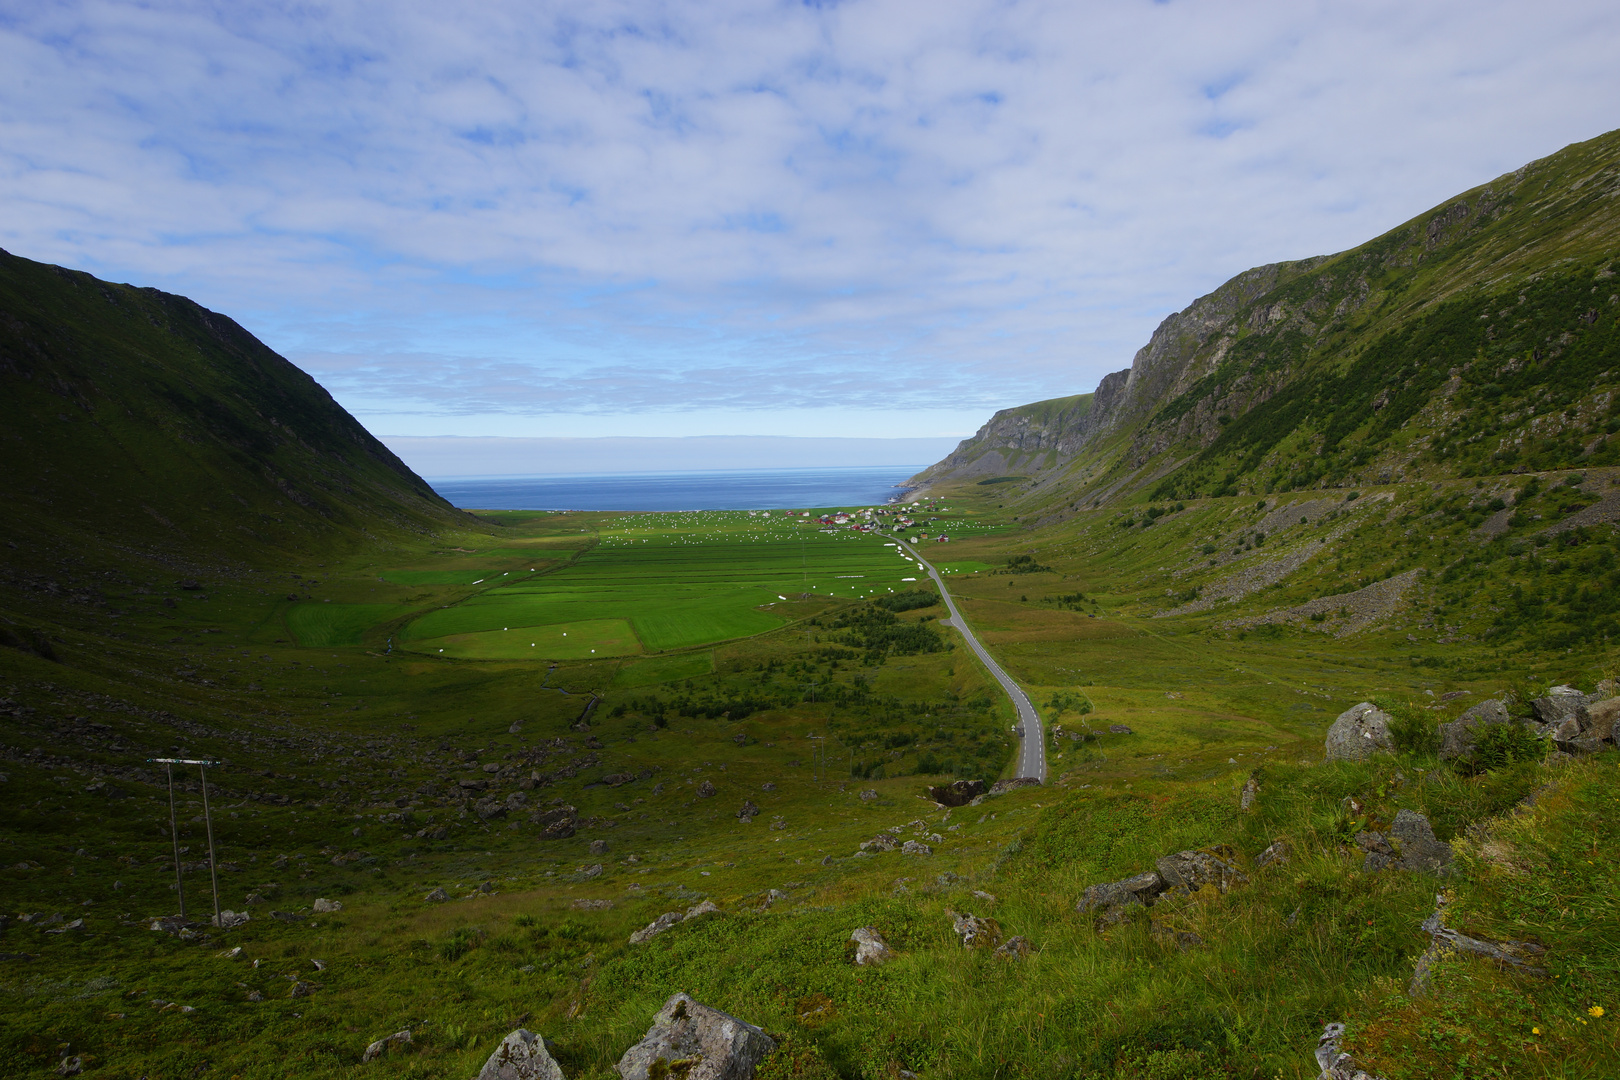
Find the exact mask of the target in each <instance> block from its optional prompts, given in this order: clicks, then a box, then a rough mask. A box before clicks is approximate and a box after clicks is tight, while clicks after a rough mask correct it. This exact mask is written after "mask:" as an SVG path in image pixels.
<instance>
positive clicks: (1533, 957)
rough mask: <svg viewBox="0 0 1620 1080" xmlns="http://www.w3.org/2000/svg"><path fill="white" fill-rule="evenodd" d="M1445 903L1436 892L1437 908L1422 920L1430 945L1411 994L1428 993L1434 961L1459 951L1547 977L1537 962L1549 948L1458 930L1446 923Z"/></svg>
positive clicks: (1415, 974) (1416, 972)
mask: <svg viewBox="0 0 1620 1080" xmlns="http://www.w3.org/2000/svg"><path fill="white" fill-rule="evenodd" d="M1445 907H1446V899H1445V897H1444V896H1436V897H1435V898H1434V912H1433V913H1432V914H1430V916H1429V917H1428V918H1427V919H1424V920H1423V931H1424V933H1426V934H1428V935H1429V947H1428V948H1427V949H1425V950H1424V951H1423V955H1422V956H1420V957H1418V962H1417V966H1416V968H1414V969H1413V971H1412V981H1411V983H1410V984H1409V985H1408V986H1407V991H1406V992H1407V996H1408V997H1421V996H1423V995H1424V994H1425V993H1427V992H1428V989H1429V983H1430V982H1431V981H1432V980H1433V978H1434V965H1435V964H1437V963H1438V962H1439V961H1441V960H1442V959H1444V958H1445V957H1446V956H1448V955H1455V954H1457V953H1463V954H1466V955H1470V956H1483V957H1484V958H1486V959H1487V960H1492V961H1495V962H1496V963H1497V964H1498V965H1499V966H1501V967H1508V968H1513V969H1515V970H1517V971H1521V972H1523V973H1524V974H1526V975H1538V976H1542V977H1546V974H1547V969H1546V968H1544V967H1541V966H1540V965H1539V964H1537V963H1535V961H1537V960H1539V959H1540V958H1541V957H1542V955H1543V954H1545V953H1546V951H1547V950H1546V949H1544V948H1542V947H1541V946H1540V945H1536V944H1534V943H1532V942H1528V941H1503V942H1494V941H1484V940H1481V939H1480V938H1475V937H1469V936H1468V935H1467V934H1463V933H1459V932H1458V931H1456V930H1452V929H1450V928H1449V927H1447V926H1446V921H1445Z"/></svg>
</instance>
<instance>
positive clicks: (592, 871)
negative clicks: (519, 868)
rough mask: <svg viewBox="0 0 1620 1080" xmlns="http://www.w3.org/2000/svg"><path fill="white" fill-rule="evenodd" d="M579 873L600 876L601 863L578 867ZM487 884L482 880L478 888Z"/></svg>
mask: <svg viewBox="0 0 1620 1080" xmlns="http://www.w3.org/2000/svg"><path fill="white" fill-rule="evenodd" d="M579 875H580V877H586V878H597V877H601V876H602V864H601V863H593V864H591V865H590V866H583V867H580V871H579ZM488 884H489V882H487V881H486V882H484V884H483V885H480V886H479V888H480V889H482V888H484V886H487V885H488Z"/></svg>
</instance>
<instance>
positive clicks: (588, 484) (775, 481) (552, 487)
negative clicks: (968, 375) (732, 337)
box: [428, 465, 927, 510]
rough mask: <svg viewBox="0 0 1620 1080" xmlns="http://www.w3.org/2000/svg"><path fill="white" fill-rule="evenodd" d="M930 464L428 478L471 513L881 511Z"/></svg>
mask: <svg viewBox="0 0 1620 1080" xmlns="http://www.w3.org/2000/svg"><path fill="white" fill-rule="evenodd" d="M926 467H927V466H925V465H916V466H911V467H899V466H896V467H888V468H840V469H751V470H747V471H737V472H666V473H656V472H646V473H611V474H602V475H587V476H485V477H449V478H442V479H438V480H433V479H429V480H428V483H429V484H430V485H432V487H433V490H434V491H437V492H438V493H439V494H440V495H442V496H444V497H445V499H447V500H448V501H449V502H450V503H451V504H452V505H454V506H459V507H461V508H462V509H465V510H793V509H802V510H808V509H811V508H820V507H833V506H881V505H883V504H884V503H885V502H888V501H889V500H891V499H896V498H898V497H899V495H900V488H899V487H898V485H899V484H902V483H904V482H905V480H906V479H907V478H909V477H911V476H914V475H916V474H917V473H919V472H921V471H922V470H923V469H924V468H926Z"/></svg>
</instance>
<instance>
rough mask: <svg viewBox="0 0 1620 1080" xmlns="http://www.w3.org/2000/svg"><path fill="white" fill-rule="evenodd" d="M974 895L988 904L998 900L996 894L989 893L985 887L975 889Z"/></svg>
mask: <svg viewBox="0 0 1620 1080" xmlns="http://www.w3.org/2000/svg"><path fill="white" fill-rule="evenodd" d="M973 897H974V899H976V900H983V901H984V902H985V903H987V904H993V903H995V902H996V894H995V893H987V892H985V891H984V890H983V889H974V890H973Z"/></svg>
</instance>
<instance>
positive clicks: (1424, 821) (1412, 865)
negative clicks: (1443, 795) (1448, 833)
mask: <svg viewBox="0 0 1620 1080" xmlns="http://www.w3.org/2000/svg"><path fill="white" fill-rule="evenodd" d="M1389 838H1390V840H1391V841H1393V842H1394V843H1396V844H1398V845H1399V849H1398V850H1399V853H1400V857H1401V869H1403V870H1415V871H1418V872H1420V873H1427V874H1443V873H1445V872H1446V871H1447V869H1448V868H1449V867H1450V865H1451V859H1452V852H1451V845H1450V844H1448V843H1446V842H1445V841H1444V840H1437V839H1435V835H1434V829H1433V828H1431V827H1430V826H1429V819H1428V818H1426V817H1424V816H1423V815H1422V814H1419V813H1416V812H1414V811H1411V810H1402V811H1401V812H1400V813H1398V814H1396V815H1395V823H1394V824H1393V825H1391V826H1390V827H1389Z"/></svg>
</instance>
